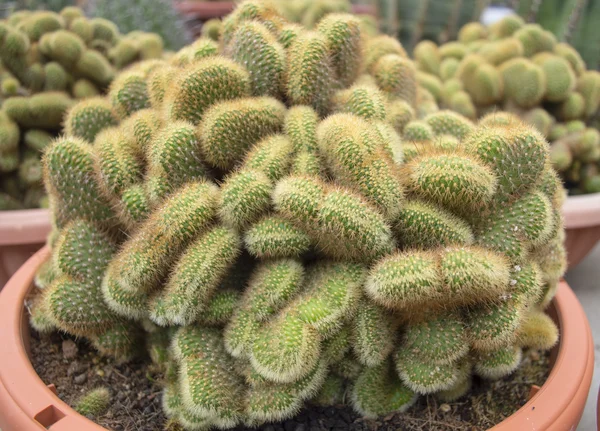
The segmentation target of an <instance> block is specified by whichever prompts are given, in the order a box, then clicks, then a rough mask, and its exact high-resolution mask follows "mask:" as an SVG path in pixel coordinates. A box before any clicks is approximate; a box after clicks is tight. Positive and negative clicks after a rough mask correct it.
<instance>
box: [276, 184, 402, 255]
mask: <svg viewBox="0 0 600 431" xmlns="http://www.w3.org/2000/svg"><path fill="white" fill-rule="evenodd" d="M273 200H274V203H275V207H276V209H277V210H278V211H279V212H280V213H281V215H283V216H284V217H285V218H288V219H289V220H290V221H293V222H294V223H297V224H298V226H299V227H301V228H304V229H306V231H307V233H308V234H309V235H310V236H311V237H312V238H314V239H315V240H318V241H319V244H320V246H321V247H322V248H323V251H324V252H325V253H327V254H330V255H332V256H339V257H342V256H345V257H347V258H351V259H352V258H354V259H357V258H358V259H372V258H375V257H378V256H380V255H381V254H383V253H386V252H389V251H390V250H391V248H392V243H393V241H392V238H391V235H390V228H389V227H388V225H387V224H386V223H385V222H384V220H383V218H382V217H381V216H380V215H379V213H377V212H376V211H374V210H373V209H371V208H370V207H369V206H368V205H367V204H366V203H364V202H363V201H362V199H360V198H359V197H358V196H355V195H353V194H351V193H349V192H347V191H345V190H339V191H338V190H335V189H331V188H330V187H326V186H324V185H322V184H320V183H319V182H318V181H316V180H314V179H311V178H308V177H307V178H302V177H288V178H287V179H284V180H282V181H280V182H279V183H278V184H277V186H276V188H275V190H274V192H273ZM355 211H357V212H355ZM358 214H362V217H361V219H360V220H359V219H357V218H354V217H353V216H354V215H358ZM366 220H369V222H368V228H367V229H365V231H364V232H363V236H361V237H356V236H354V235H353V234H352V232H353V229H356V228H357V227H358V225H359V224H360V225H361V226H363V225H364V223H365V221H366ZM353 226H354V227H353ZM340 241H341V242H344V243H345V245H344V247H343V248H341V247H339V246H340Z"/></svg>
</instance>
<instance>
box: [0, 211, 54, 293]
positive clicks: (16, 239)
mask: <svg viewBox="0 0 600 431" xmlns="http://www.w3.org/2000/svg"><path fill="white" fill-rule="evenodd" d="M49 232H50V216H49V215H48V210H46V209H35V210H22V211H21V210H20V211H0V290H1V289H2V287H3V286H4V285H5V284H6V282H7V281H8V279H9V278H10V277H11V276H12V275H13V274H14V273H15V271H16V270H17V269H19V268H20V267H21V265H23V264H24V263H25V261H26V260H27V259H29V258H30V257H31V255H33V253H35V252H36V251H38V250H39V249H40V248H42V246H43V245H44V242H45V241H46V237H47V236H48V233H49Z"/></svg>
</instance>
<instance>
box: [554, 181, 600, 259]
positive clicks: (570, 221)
mask: <svg viewBox="0 0 600 431" xmlns="http://www.w3.org/2000/svg"><path fill="white" fill-rule="evenodd" d="M562 213H563V216H564V218H565V230H566V232H565V233H566V239H565V248H566V249H567V260H568V261H569V269H572V268H574V267H575V266H577V264H579V262H581V261H582V260H583V258H584V257H586V256H587V255H588V253H589V252H590V251H591V250H592V248H594V246H595V245H596V243H597V242H598V240H600V193H594V194H590V195H581V196H570V197H568V198H567V200H566V201H565V203H564V205H563V207H562Z"/></svg>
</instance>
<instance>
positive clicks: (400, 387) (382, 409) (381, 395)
mask: <svg viewBox="0 0 600 431" xmlns="http://www.w3.org/2000/svg"><path fill="white" fill-rule="evenodd" d="M416 399H417V395H416V394H415V393H414V392H413V391H412V390H411V389H409V388H408V387H407V386H405V385H404V384H403V383H402V382H401V381H400V379H399V378H398V376H397V375H396V373H394V372H393V370H392V366H391V363H390V361H386V362H384V363H383V364H381V365H378V366H375V367H366V368H364V369H363V370H362V372H361V373H360V375H359V376H358V378H357V379H356V384H355V385H354V387H353V390H352V393H351V402H352V407H354V409H355V410H356V411H358V412H359V413H360V414H362V415H364V416H367V417H371V418H375V417H377V416H380V415H383V414H386V413H388V412H396V411H400V412H402V411H405V410H407V409H408V408H409V407H410V406H411V405H413V404H414V402H415V401H416Z"/></svg>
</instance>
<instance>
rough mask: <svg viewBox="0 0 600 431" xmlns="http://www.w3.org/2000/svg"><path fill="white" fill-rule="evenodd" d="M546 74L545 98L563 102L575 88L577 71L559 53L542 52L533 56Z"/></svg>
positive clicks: (534, 60)
mask: <svg viewBox="0 0 600 431" xmlns="http://www.w3.org/2000/svg"><path fill="white" fill-rule="evenodd" d="M532 61H533V62H534V63H536V64H537V65H539V66H540V67H541V68H542V70H543V71H544V74H545V75H546V92H545V94H544V98H545V99H546V100H548V101H550V102H561V101H563V100H565V99H566V98H567V96H568V95H569V93H570V92H571V91H572V90H573V89H574V88H575V85H576V81H575V73H573V71H572V70H571V66H570V64H569V62H568V61H567V60H565V59H564V58H561V57H559V56H557V55H552V54H548V53H545V52H544V53H540V54H537V55H536V56H534V57H533V58H532Z"/></svg>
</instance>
